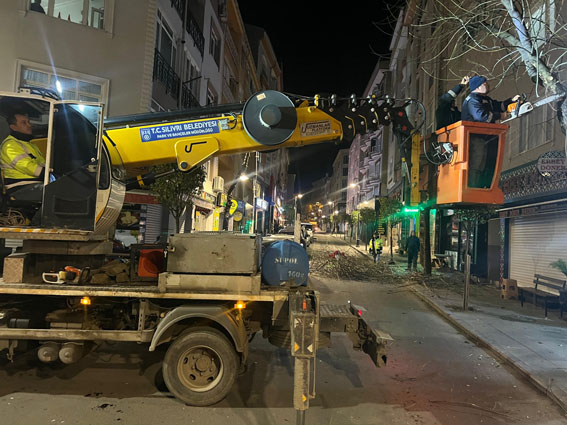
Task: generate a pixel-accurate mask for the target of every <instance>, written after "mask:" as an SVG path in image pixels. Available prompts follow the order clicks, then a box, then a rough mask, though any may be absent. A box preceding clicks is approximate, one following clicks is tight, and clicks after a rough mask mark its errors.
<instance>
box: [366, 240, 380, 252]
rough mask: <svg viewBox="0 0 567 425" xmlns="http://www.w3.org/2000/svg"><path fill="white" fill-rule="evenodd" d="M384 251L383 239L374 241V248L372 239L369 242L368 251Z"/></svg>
mask: <svg viewBox="0 0 567 425" xmlns="http://www.w3.org/2000/svg"><path fill="white" fill-rule="evenodd" d="M381 249H382V239H381V238H378V239H374V246H372V239H370V241H369V242H368V250H369V251H374V250H376V251H379V250H381Z"/></svg>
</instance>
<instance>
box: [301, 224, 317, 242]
mask: <svg viewBox="0 0 567 425" xmlns="http://www.w3.org/2000/svg"><path fill="white" fill-rule="evenodd" d="M301 227H302V228H304V229H305V231H306V232H307V235H308V236H309V243H313V241H314V240H315V237H314V231H313V225H312V224H311V223H301Z"/></svg>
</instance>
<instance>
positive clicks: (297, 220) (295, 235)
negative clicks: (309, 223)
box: [293, 193, 303, 243]
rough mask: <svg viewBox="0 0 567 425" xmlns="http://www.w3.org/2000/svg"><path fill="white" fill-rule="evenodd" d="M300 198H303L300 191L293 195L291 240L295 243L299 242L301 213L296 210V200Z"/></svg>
mask: <svg viewBox="0 0 567 425" xmlns="http://www.w3.org/2000/svg"><path fill="white" fill-rule="evenodd" d="M301 198H303V195H302V194H301V193H298V194H297V195H295V221H294V228H293V240H294V241H295V242H297V243H301V213H300V212H297V200H298V199H301ZM300 207H301V205H300Z"/></svg>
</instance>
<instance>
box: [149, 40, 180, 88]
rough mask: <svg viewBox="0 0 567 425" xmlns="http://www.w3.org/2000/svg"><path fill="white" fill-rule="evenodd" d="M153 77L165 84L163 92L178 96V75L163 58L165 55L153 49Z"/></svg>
mask: <svg viewBox="0 0 567 425" xmlns="http://www.w3.org/2000/svg"><path fill="white" fill-rule="evenodd" d="M153 79H154V81H155V80H158V81H161V82H162V83H163V85H164V86H165V92H166V93H169V94H170V95H171V96H172V97H173V98H175V99H177V98H178V97H179V76H178V75H177V74H176V73H175V71H174V69H173V68H172V67H171V65H170V64H169V63H168V61H167V60H166V59H165V57H164V56H163V55H162V54H161V53H160V52H159V51H158V50H157V49H155V55H154V74H153Z"/></svg>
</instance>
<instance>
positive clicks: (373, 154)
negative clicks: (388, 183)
mask: <svg viewBox="0 0 567 425" xmlns="http://www.w3.org/2000/svg"><path fill="white" fill-rule="evenodd" d="M380 155H382V151H380V150H378V148H377V147H376V146H372V147H371V148H370V158H372V159H377V158H379V157H380Z"/></svg>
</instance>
